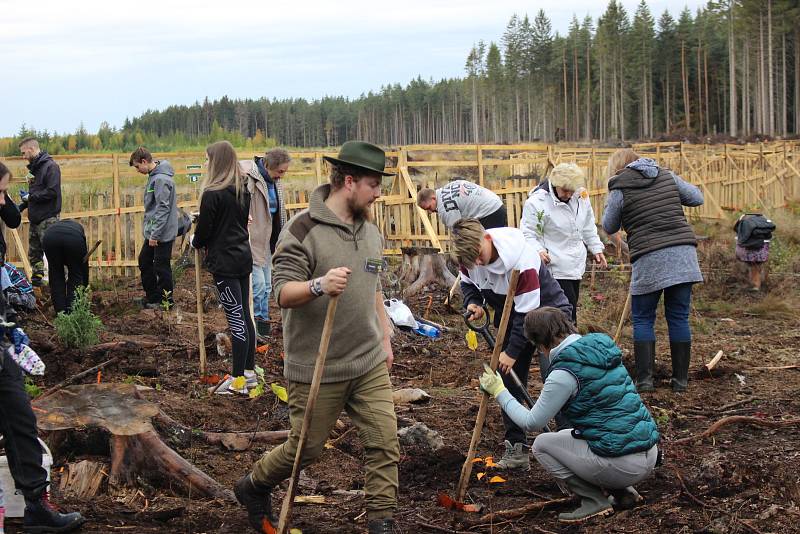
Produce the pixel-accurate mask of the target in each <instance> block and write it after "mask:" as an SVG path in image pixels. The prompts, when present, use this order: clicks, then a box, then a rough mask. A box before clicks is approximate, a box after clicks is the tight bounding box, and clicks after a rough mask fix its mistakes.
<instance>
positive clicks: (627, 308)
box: [614, 291, 631, 343]
mask: <svg viewBox="0 0 800 534" xmlns="http://www.w3.org/2000/svg"><path fill="white" fill-rule="evenodd" d="M630 312H631V292H630V291H628V296H627V297H625V306H623V308H622V315H620V317H619V324H618V325H617V331H616V332H614V343H619V337H620V336H621V335H622V326H623V325H624V324H625V320H626V319H627V318H628V315H629V314H630Z"/></svg>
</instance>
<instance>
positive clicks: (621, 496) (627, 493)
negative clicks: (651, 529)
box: [608, 486, 644, 510]
mask: <svg viewBox="0 0 800 534" xmlns="http://www.w3.org/2000/svg"><path fill="white" fill-rule="evenodd" d="M608 493H609V496H608V502H610V503H611V505H612V506H613V507H614V508H616V509H618V510H630V509H631V508H633V507H634V506H636V504H637V503H639V502H642V501H643V500H644V499H643V498H642V496H641V495H639V492H638V491H636V489H635V488H634V487H633V486H628V487H627V488H622V489H609V490H608Z"/></svg>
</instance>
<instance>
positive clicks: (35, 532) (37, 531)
mask: <svg viewBox="0 0 800 534" xmlns="http://www.w3.org/2000/svg"><path fill="white" fill-rule="evenodd" d="M84 523H86V518H85V517H83V518H81V519H79V520H78V521H75V522H73V523H70V524H69V525H64V526H63V527H59V528H56V527H26V526H24V525H23V527H22V531H23V532H26V533H29V534H46V533H56V534H57V533H59V532H72V531H73V530H75V529H78V528H80V527H81V526H82V525H83V524H84Z"/></svg>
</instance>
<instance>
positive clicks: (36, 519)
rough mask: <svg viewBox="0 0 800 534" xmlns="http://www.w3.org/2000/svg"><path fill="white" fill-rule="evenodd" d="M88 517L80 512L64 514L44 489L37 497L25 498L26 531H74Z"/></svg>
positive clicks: (24, 528)
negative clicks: (51, 501) (84, 516)
mask: <svg viewBox="0 0 800 534" xmlns="http://www.w3.org/2000/svg"><path fill="white" fill-rule="evenodd" d="M85 521H86V519H84V518H83V516H82V515H81V514H80V513H78V512H72V513H69V514H62V513H61V512H59V511H58V509H57V508H56V507H55V506H53V504H52V503H50V494H49V493H48V492H46V491H43V492H42V494H41V495H39V497H38V498H36V499H28V498H25V518H24V519H23V523H22V526H23V530H24V531H25V532H32V533H40V532H72V531H73V530H75V529H77V528H78V527H80V526H81V525H82V524H83V523H84V522H85Z"/></svg>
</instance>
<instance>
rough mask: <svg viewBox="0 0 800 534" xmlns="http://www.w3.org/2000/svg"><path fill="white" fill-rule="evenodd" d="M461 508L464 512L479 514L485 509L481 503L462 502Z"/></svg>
mask: <svg viewBox="0 0 800 534" xmlns="http://www.w3.org/2000/svg"><path fill="white" fill-rule="evenodd" d="M461 510H462V511H464V512H470V513H473V514H479V513H480V511H481V510H483V506H482V505H480V504H462V505H461Z"/></svg>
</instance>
